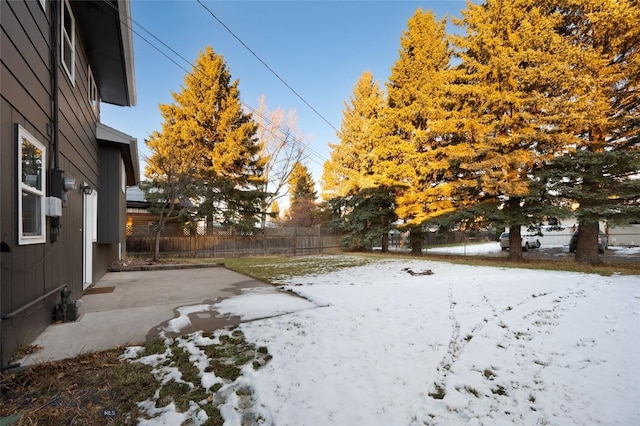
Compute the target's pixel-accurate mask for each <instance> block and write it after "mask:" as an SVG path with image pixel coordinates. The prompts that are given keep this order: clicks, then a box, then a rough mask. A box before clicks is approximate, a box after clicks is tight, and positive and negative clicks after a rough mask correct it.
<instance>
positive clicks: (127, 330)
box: [19, 267, 295, 366]
mask: <svg viewBox="0 0 640 426" xmlns="http://www.w3.org/2000/svg"><path fill="white" fill-rule="evenodd" d="M257 287H267V288H273V286H271V285H269V284H265V283H263V282H260V281H257V280H254V279H252V278H250V277H247V276H245V275H242V274H238V273H236V272H233V271H230V270H228V269H225V268H223V267H210V268H197V269H171V270H167V269H163V270H150V271H125V272H108V273H107V274H106V275H105V276H104V277H103V278H102V279H101V280H100V281H99V282H98V283H97V284H95V285H94V286H93V287H91V288H90V289H89V291H88V292H87V293H85V295H84V296H82V298H81V299H80V300H81V302H82V306H81V307H80V309H79V315H78V319H77V320H76V321H73V322H66V323H56V324H51V325H50V326H48V327H47V328H46V329H45V330H44V332H42V334H40V336H38V337H37V338H36V340H35V341H34V342H33V345H37V346H38V347H39V348H40V349H39V350H38V351H37V352H35V353H33V354H30V355H27V356H26V357H24V358H23V359H21V360H20V361H19V363H20V364H21V365H22V366H28V365H34V364H38V363H43V362H47V361H55V360H60V359H65V358H72V357H75V356H77V355H80V354H82V353H87V352H96V351H102V350H107V349H111V348H114V347H118V346H125V345H141V344H144V343H145V342H146V341H149V340H151V339H154V338H157V337H158V333H159V331H160V330H161V329H162V328H163V325H166V324H167V323H168V321H170V320H171V319H173V318H175V317H177V316H178V311H177V309H178V308H180V307H183V306H189V305H196V304H200V303H216V302H219V301H220V300H222V299H224V298H227V297H230V296H233V295H237V294H240V292H241V291H242V289H247V288H257ZM291 297H295V296H291ZM189 319H190V320H191V324H192V326H191V329H184V330H181V333H187V332H190V331H193V330H204V331H213V330H215V329H218V328H221V327H225V326H229V325H234V324H239V323H240V318H239V317H233V316H221V315H217V313H215V312H213V311H212V312H211V313H203V312H198V313H195V314H191V315H190V316H189Z"/></svg>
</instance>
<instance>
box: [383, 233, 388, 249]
mask: <svg viewBox="0 0 640 426" xmlns="http://www.w3.org/2000/svg"><path fill="white" fill-rule="evenodd" d="M382 252H383V253H388V252H389V233H388V232H384V233H383V234H382Z"/></svg>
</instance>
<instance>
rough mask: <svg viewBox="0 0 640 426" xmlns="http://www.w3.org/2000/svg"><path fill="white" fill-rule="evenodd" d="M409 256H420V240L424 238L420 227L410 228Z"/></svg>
mask: <svg viewBox="0 0 640 426" xmlns="http://www.w3.org/2000/svg"><path fill="white" fill-rule="evenodd" d="M410 233H411V254H414V255H421V254H422V239H423V237H424V235H423V233H422V229H421V228H420V227H416V228H411V231H410Z"/></svg>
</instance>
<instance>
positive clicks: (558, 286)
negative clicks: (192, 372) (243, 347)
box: [123, 243, 640, 426]
mask: <svg viewBox="0 0 640 426" xmlns="http://www.w3.org/2000/svg"><path fill="white" fill-rule="evenodd" d="M493 244H495V243H493ZM318 259H319V261H322V260H321V259H322V257H318ZM407 268H409V269H410V270H412V271H413V272H415V273H416V275H411V274H409V273H407V271H406V269H407ZM426 270H431V271H433V275H420V274H419V273H420V272H422V271H426ZM284 289H285V290H289V291H291V292H295V293H297V294H298V295H300V296H302V297H304V298H305V299H306V300H305V299H302V298H299V297H295V296H292V295H291V294H286V293H280V292H277V291H274V290H270V291H264V290H262V291H256V290H247V291H245V292H244V293H243V294H241V295H238V296H235V297H232V298H229V299H226V300H224V301H222V302H219V303H217V304H215V305H196V306H194V307H185V308H183V309H182V310H181V311H180V314H181V316H180V317H179V318H178V319H176V321H175V322H174V323H170V324H169V325H168V327H169V328H171V329H174V328H178V327H179V326H181V325H185V324H187V325H188V315H189V313H194V312H199V311H202V310H211V309H213V310H216V311H218V312H219V313H221V314H222V313H224V314H227V315H229V314H230V315H239V316H241V317H242V318H244V319H246V320H249V319H253V318H263V319H258V320H254V321H249V322H245V323H243V324H242V325H241V327H240V328H241V330H242V331H243V332H244V336H245V338H246V339H247V341H249V342H250V343H253V344H254V345H256V346H266V347H267V348H268V352H269V354H270V355H271V356H273V358H272V359H271V360H270V361H269V362H268V363H267V364H266V365H264V366H263V367H261V368H259V369H257V370H256V369H254V368H253V367H252V366H251V365H247V366H245V367H244V368H243V369H242V376H240V377H239V378H238V379H236V381H235V382H234V383H226V384H224V382H223V381H222V379H220V378H217V377H215V374H214V373H213V372H211V371H210V370H209V369H208V368H207V367H208V365H209V364H208V360H207V357H206V354H205V353H204V351H203V350H202V349H201V348H202V347H203V346H206V345H210V344H216V343H219V341H220V340H219V338H220V336H221V335H224V334H225V333H230V331H228V330H219V331H217V332H216V333H215V336H214V337H213V338H209V337H203V335H202V332H196V333H193V334H191V335H188V336H185V337H180V338H177V339H176V341H177V342H179V346H180V347H183V348H185V349H187V350H188V352H189V353H190V354H191V355H190V360H191V362H192V363H193V365H194V366H195V367H196V368H197V369H198V370H199V371H200V379H201V384H200V385H201V386H203V387H204V388H205V389H210V388H211V387H212V386H213V385H214V384H216V383H220V384H224V386H223V388H222V389H221V390H220V391H219V393H222V394H223V395H224V396H223V397H224V403H222V404H221V405H220V406H219V408H220V411H221V413H222V415H223V417H224V419H225V425H230V426H233V425H240V424H244V423H243V416H244V419H245V420H246V419H247V418H251V419H261V420H262V422H261V423H260V424H265V425H272V424H273V425H280V426H282V425H310V426H312V425H318V426H324V425H355V426H360V425H366V426H376V425H459V424H465V425H467V424H468V425H502V424H519V425H520V424H522V425H534V424H541V425H544V424H549V425H572V424H573V425H585V424H589V425H596V424H602V425H605V424H606V425H631V424H640V404H638V402H640V367H639V366H638V362H639V361H640V277H639V276H621V275H614V276H611V277H603V276H599V275H589V274H581V273H569V272H559V271H536V270H523V269H511V268H494V267H479V266H464V265H453V264H449V263H445V262H435V261H426V260H419V259H410V260H397V259H379V260H376V261H374V262H373V263H370V264H367V265H364V266H357V267H351V268H345V269H342V270H338V271H334V272H328V273H324V274H315V275H309V276H304V277H295V278H289V279H287V280H286V281H285V286H284ZM271 315H276V316H273V317H271V318H266V319H265V317H267V316H271ZM185 317H186V318H185ZM140 351H141V348H136V347H134V348H130V349H129V350H128V351H127V352H126V353H125V355H123V357H125V358H136V357H137V356H138V355H139V354H140ZM169 352H170V351H169ZM169 355H170V354H169V353H164V354H157V355H152V356H149V357H144V358H141V359H139V360H138V361H139V362H148V363H149V364H150V365H165V366H163V367H156V368H155V369H154V374H156V376H157V378H158V379H159V380H160V381H162V382H165V381H167V380H174V381H180V380H181V379H180V377H179V376H178V375H177V374H176V371H175V368H173V367H171V366H170V365H167V363H166V362H165V363H164V364H163V362H162V361H163V360H165V361H166V357H167V356H169ZM247 388H250V389H251V390H252V393H253V397H252V398H253V402H252V403H251V404H249V405H248V406H247V403H246V396H244V397H243V396H242V395H243V394H241V393H240V391H238V392H236V391H237V390H238V389H247ZM245 394H246V393H245ZM242 398H244V402H241V400H242ZM197 403H199V404H202V403H203V402H202V401H200V402H198V401H194V402H193V404H192V405H191V406H190V408H189V410H188V411H187V412H185V413H179V412H177V411H176V408H175V406H173V405H167V406H165V407H160V408H156V407H155V405H154V403H153V401H144V402H141V403H140V404H139V405H140V407H141V408H143V409H145V410H146V411H147V412H148V414H150V415H153V416H157V417H156V418H155V419H153V420H149V421H144V422H143V423H144V424H178V423H180V422H182V421H187V422H189V424H192V423H193V424H202V423H203V422H204V421H205V420H206V415H205V414H204V411H202V410H201V409H200V408H198V406H197ZM205 403H206V401H205ZM246 414H250V416H246ZM176 422H177V423H176Z"/></svg>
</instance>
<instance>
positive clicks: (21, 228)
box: [18, 125, 47, 245]
mask: <svg viewBox="0 0 640 426" xmlns="http://www.w3.org/2000/svg"><path fill="white" fill-rule="evenodd" d="M46 164H47V148H46V147H45V146H44V145H43V144H42V143H40V142H39V141H38V140H37V139H36V138H35V137H33V135H31V133H29V132H27V131H26V130H25V129H24V128H23V127H22V126H20V125H18V176H20V179H19V180H18V244H20V245H25V244H42V243H44V242H46V235H45V232H46V221H45V202H46V197H45V191H46V188H47V181H46V179H47V174H46V169H45V167H46Z"/></svg>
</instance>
